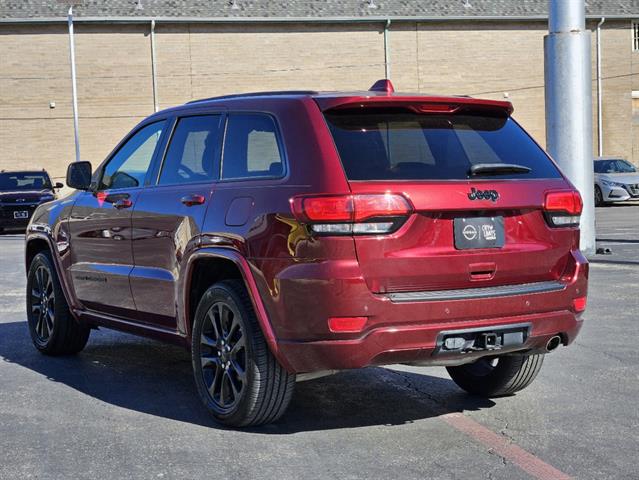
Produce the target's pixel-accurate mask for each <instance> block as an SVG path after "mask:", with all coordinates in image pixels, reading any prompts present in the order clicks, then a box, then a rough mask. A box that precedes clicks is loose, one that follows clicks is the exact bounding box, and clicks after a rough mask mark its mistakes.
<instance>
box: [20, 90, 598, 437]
mask: <svg viewBox="0 0 639 480" xmlns="http://www.w3.org/2000/svg"><path fill="white" fill-rule="evenodd" d="M512 111H513V109H512V106H511V104H510V103H508V102H503V101H494V100H478V99H474V98H468V97H438V96H425V95H403V94H396V93H394V92H393V88H392V85H391V84H390V82H389V81H387V80H382V81H380V82H377V83H376V84H375V85H374V86H373V87H372V89H371V90H370V91H365V92H352V93H348V92H347V93H335V92H331V93H318V92H309V91H293V92H267V93H257V94H243V95H231V96H225V97H217V98H211V99H206V100H200V101H195V102H191V103H189V104H186V105H183V106H179V107H176V108H171V109H168V110H164V111H161V112H158V113H155V114H153V115H151V116H150V117H149V118H147V119H145V120H144V121H142V122H141V123H140V124H139V125H138V126H136V127H135V128H134V129H133V131H132V132H131V133H130V134H128V135H127V136H126V137H125V138H124V140H122V142H120V144H119V145H118V146H116V148H115V149H114V150H113V152H112V153H111V154H110V155H109V156H108V157H107V159H106V160H105V161H104V162H103V163H102V164H101V165H100V166H99V167H98V168H97V169H95V171H94V172H92V171H91V165H90V164H89V163H88V162H78V163H74V164H71V165H70V167H69V170H68V176H67V182H68V184H69V185H70V186H71V187H74V188H76V189H77V191H76V192H75V193H73V194H71V195H70V196H68V197H66V198H63V199H60V200H57V201H55V202H53V203H48V204H47V205H46V206H42V207H40V208H38V209H37V210H36V212H35V215H34V216H33V218H32V220H31V223H30V226H29V231H28V235H27V238H26V242H27V245H26V265H27V271H28V284H27V304H28V319H29V321H28V324H29V330H30V333H31V336H32V339H33V343H34V344H35V346H36V348H37V349H38V350H40V351H41V352H43V353H45V354H49V355H58V354H71V353H76V352H79V351H80V350H82V349H83V347H84V346H85V344H86V342H87V339H88V337H89V332H90V329H91V328H94V327H97V326H103V327H111V328H115V329H119V330H123V331H126V332H131V333H135V334H140V335H145V336H149V337H153V338H157V339H161V340H165V341H169V342H173V343H176V344H179V345H183V346H184V347H186V348H188V349H190V351H191V356H192V363H193V371H194V376H195V384H196V386H197V389H198V392H199V394H200V396H201V398H202V400H203V402H204V405H205V406H206V408H208V410H209V411H210V412H211V413H212V414H213V416H214V417H215V418H216V419H217V420H218V421H219V422H221V423H224V424H228V425H234V426H247V425H257V424H263V423H267V422H272V421H274V420H276V419H277V418H278V417H280V416H281V415H282V414H283V412H284V410H285V409H286V407H287V405H288V403H289V401H290V399H291V395H292V393H293V387H294V384H295V382H296V380H298V381H299V380H305V379H309V378H314V377H318V376H321V375H323V374H327V373H331V372H334V371H338V370H344V369H353V368H360V367H365V366H367V365H385V364H394V363H406V364H412V365H423V366H430V365H444V366H446V367H447V368H448V372H449V373H450V376H451V377H452V379H453V380H454V381H455V382H456V383H457V384H458V385H459V386H460V387H461V388H463V389H464V390H466V391H468V392H471V393H473V394H478V395H484V396H499V395H508V394H512V393H514V392H516V391H518V390H521V389H522V388H524V387H526V386H527V385H529V384H530V383H531V382H532V381H533V379H534V378H535V376H536V375H537V373H538V372H539V369H540V368H541V365H542V362H543V359H544V355H545V354H546V353H548V352H550V351H552V350H554V349H556V348H557V347H558V346H559V345H568V344H569V343H571V342H572V341H573V340H574V339H575V337H576V335H577V333H578V331H579V329H580V327H581V324H582V318H581V316H582V312H583V311H584V309H585V306H586V289H587V276H588V264H587V262H586V260H585V258H584V257H583V256H582V254H581V253H580V251H579V218H580V213H581V208H582V204H581V197H580V196H579V193H578V192H577V191H576V190H575V188H574V187H573V186H572V185H571V184H570V182H569V181H568V180H567V179H566V178H565V177H564V176H563V175H562V173H561V172H560V170H559V169H558V168H557V166H556V165H555V164H554V163H553V161H552V160H551V159H550V158H549V157H548V156H547V155H546V153H544V151H543V150H542V149H541V148H540V147H539V145H537V143H535V141H534V140H533V139H532V138H531V137H530V136H529V135H528V134H527V133H526V132H525V131H524V130H523V129H522V128H521V126H520V125H519V124H518V123H517V122H516V121H515V120H514V119H513V118H512V117H511V113H512Z"/></svg>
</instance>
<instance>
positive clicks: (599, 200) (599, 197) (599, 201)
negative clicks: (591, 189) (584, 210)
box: [595, 185, 606, 207]
mask: <svg viewBox="0 0 639 480" xmlns="http://www.w3.org/2000/svg"><path fill="white" fill-rule="evenodd" d="M605 204H606V202H604V199H603V193H602V192H601V188H600V187H599V185H595V206H596V207H603V206H604V205H605Z"/></svg>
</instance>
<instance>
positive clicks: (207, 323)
mask: <svg viewBox="0 0 639 480" xmlns="http://www.w3.org/2000/svg"><path fill="white" fill-rule="evenodd" d="M191 337H192V338H191V347H192V348H191V358H192V363H193V372H194V375H195V385H196V387H197V390H198V393H199V395H200V398H201V399H202V402H203V403H204V405H205V406H206V408H207V409H208V410H209V412H210V413H211V414H212V415H213V417H214V418H215V419H216V420H217V421H218V422H219V423H222V424H224V425H229V426H233V427H247V426H256V425H263V424H266V423H271V422H274V421H275V420H277V419H278V418H280V417H281V416H282V414H283V413H284V411H285V410H286V408H287V407H288V404H289V403H290V401H291V397H292V395H293V389H294V386H295V375H292V374H289V373H288V372H287V371H286V370H285V369H284V368H282V366H281V365H280V364H279V363H278V362H277V360H276V359H275V357H274V356H273V354H272V353H271V351H270V350H269V348H268V345H267V344H266V340H265V339H264V336H263V335H262V331H261V329H260V326H259V325H258V323H257V319H256V317H255V313H254V311H253V306H252V304H251V300H250V299H249V296H248V293H247V292H246V289H245V287H244V285H243V284H242V282H240V281H237V280H225V281H223V282H219V283H216V284H215V285H213V286H212V287H210V288H209V289H208V290H207V291H206V292H205V293H204V295H203V296H202V298H201V300H200V302H199V304H198V307H197V311H196V313H195V319H194V324H193V331H192V336H191Z"/></svg>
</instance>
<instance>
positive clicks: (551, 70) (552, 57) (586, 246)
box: [544, 0, 595, 255]
mask: <svg viewBox="0 0 639 480" xmlns="http://www.w3.org/2000/svg"><path fill="white" fill-rule="evenodd" d="M548 13H549V14H548V35H546V36H545V37H544V57H545V93H546V142H547V149H548V152H549V153H550V155H552V157H553V158H554V159H555V160H556V161H557V162H558V163H559V165H560V167H561V169H562V170H563V172H564V173H565V174H566V175H567V176H568V178H569V179H570V181H571V182H572V183H573V185H574V186H575V187H577V189H578V190H579V193H581V197H582V199H583V202H584V208H583V212H582V214H581V250H582V251H583V252H584V253H585V254H586V255H591V254H594V253H595V205H594V173H593V157H592V87H591V78H592V76H591V66H590V62H591V54H590V31H589V30H586V19H585V5H584V0H549V9H548Z"/></svg>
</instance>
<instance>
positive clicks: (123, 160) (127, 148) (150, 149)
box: [99, 120, 165, 190]
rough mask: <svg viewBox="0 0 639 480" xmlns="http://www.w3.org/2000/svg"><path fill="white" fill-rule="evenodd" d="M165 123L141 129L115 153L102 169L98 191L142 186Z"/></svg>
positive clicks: (153, 124) (157, 123) (156, 123)
mask: <svg viewBox="0 0 639 480" xmlns="http://www.w3.org/2000/svg"><path fill="white" fill-rule="evenodd" d="M164 124H165V121H164V120H163V121H161V122H155V123H152V124H150V125H147V126H146V127H144V128H142V129H141V130H140V131H138V132H137V133H136V134H135V135H133V136H132V137H131V138H130V139H129V140H128V141H127V142H126V143H125V144H124V145H123V146H122V148H120V150H118V151H117V153H116V154H115V155H113V157H111V160H110V161H109V163H107V165H106V167H105V168H104V173H103V175H102V181H101V182H100V188H99V189H100V190H108V189H116V188H136V187H141V186H143V185H144V179H145V177H146V172H147V171H148V170H149V166H150V165H151V160H152V159H153V154H154V153H155V149H156V148H157V145H158V143H159V141H160V135H161V134H162V128H163V127H164Z"/></svg>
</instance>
